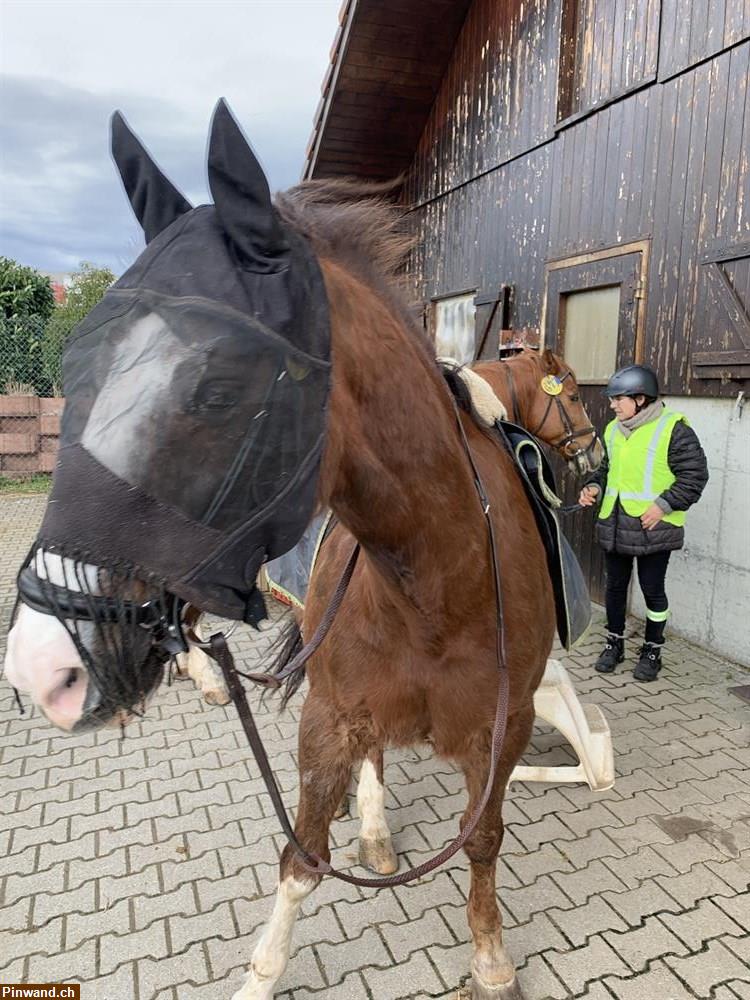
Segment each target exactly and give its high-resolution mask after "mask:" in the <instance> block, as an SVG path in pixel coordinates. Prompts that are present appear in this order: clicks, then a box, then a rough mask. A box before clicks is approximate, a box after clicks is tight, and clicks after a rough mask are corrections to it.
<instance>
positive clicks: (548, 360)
mask: <svg viewBox="0 0 750 1000" xmlns="http://www.w3.org/2000/svg"><path fill="white" fill-rule="evenodd" d="M542 367H543V368H544V370H545V371H546V372H547V373H548V374H550V375H557V374H558V372H561V371H562V368H561V366H560V360H559V358H558V357H557V355H556V354H553V353H552V351H551V350H550V349H549V347H545V348H544V350H543V351H542Z"/></svg>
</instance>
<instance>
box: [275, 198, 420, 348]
mask: <svg viewBox="0 0 750 1000" xmlns="http://www.w3.org/2000/svg"><path fill="white" fill-rule="evenodd" d="M400 186H401V179H400V178H398V179H396V180H395V181H388V182H384V183H368V182H366V181H360V180H356V179H354V178H332V179H326V180H315V181H303V182H302V183H301V184H298V185H297V186H296V187H293V188H290V189H289V190H288V191H283V192H280V193H279V194H277V195H276V198H275V204H276V207H277V209H278V210H279V213H280V214H281V216H282V218H283V219H284V221H285V222H287V223H288V224H289V225H290V226H293V227H294V229H296V230H297V232H298V233H301V234H302V235H303V236H304V237H306V238H307V239H308V240H309V241H310V243H311V244H312V246H313V249H314V250H315V252H316V254H317V255H318V256H319V257H321V258H324V259H327V260H332V261H335V262H336V263H339V264H341V265H342V266H343V267H345V268H346V269H347V270H348V271H351V272H353V273H355V274H357V275H359V277H361V278H363V279H364V280H365V281H367V282H368V284H369V285H370V286H372V287H373V288H376V289H377V290H378V291H379V292H380V294H381V295H382V296H383V297H384V298H385V299H386V300H388V301H389V302H390V303H391V305H392V306H393V307H394V308H395V310H396V311H397V312H398V313H399V315H400V316H401V318H402V319H403V320H404V322H405V323H406V325H407V326H408V327H410V328H411V329H412V330H413V331H414V332H415V333H416V334H417V336H418V337H419V339H420V340H421V341H422V344H423V346H425V347H426V348H427V351H428V353H429V355H430V357H434V356H435V350H434V346H433V344H432V342H431V341H430V340H429V339H428V338H427V337H426V336H425V334H424V331H423V330H422V328H421V324H419V323H417V322H416V319H415V310H414V303H411V304H410V302H409V300H408V296H407V295H406V292H405V288H404V284H403V282H402V280H401V268H402V266H403V264H404V261H405V258H406V255H407V254H408V252H409V250H411V248H412V247H413V246H414V243H415V237H414V236H413V235H412V234H411V233H410V232H409V228H408V225H407V222H406V218H407V212H406V210H405V209H404V208H403V207H401V206H399V205H397V204H395V203H394V201H393V196H394V194H395V193H396V192H397V191H398V189H399V188H400Z"/></svg>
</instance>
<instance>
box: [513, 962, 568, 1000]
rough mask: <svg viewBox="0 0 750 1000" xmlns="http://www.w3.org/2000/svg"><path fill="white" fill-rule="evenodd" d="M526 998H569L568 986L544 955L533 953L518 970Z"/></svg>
mask: <svg viewBox="0 0 750 1000" xmlns="http://www.w3.org/2000/svg"><path fill="white" fill-rule="evenodd" d="M518 982H519V984H520V985H521V987H522V989H523V995H524V1000H568V998H569V997H570V996H571V994H570V991H569V989H568V988H567V986H566V985H565V984H564V983H563V982H562V981H561V980H560V979H559V978H558V976H557V975H556V974H555V972H554V971H553V969H552V968H551V967H550V965H549V963H548V961H547V960H546V958H545V957H544V956H542V955H533V956H532V957H531V958H530V959H529V961H528V962H527V963H526V965H525V967H524V968H523V969H521V970H519V972H518Z"/></svg>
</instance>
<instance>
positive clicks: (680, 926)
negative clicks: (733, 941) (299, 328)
mask: <svg viewBox="0 0 750 1000" xmlns="http://www.w3.org/2000/svg"><path fill="white" fill-rule="evenodd" d="M725 903H729V905H730V907H731V905H732V903H733V900H731V899H729V900H723V899H721V898H717V899H716V901H714V900H711V899H701V900H699V901H698V903H697V905H696V906H695V907H694V908H693V909H691V910H686V911H684V912H682V913H676V914H673V913H662V914H660V920H661V922H662V923H663V924H664V926H665V927H668V928H669V929H670V931H672V933H673V934H675V935H676V936H677V937H678V938H680V940H681V941H684V942H685V944H686V945H687V946H688V947H689V949H690V950H691V951H700V950H701V948H702V947H703V945H704V944H705V942H706V941H709V940H711V939H712V938H718V937H722V936H723V935H729V936H731V937H742V935H743V933H745V931H744V930H743V925H742V924H740V923H738V922H737V921H736V920H733V919H732V918H731V917H730V916H729V915H728V914H727V912H726V910H725V909H723V908H722V904H725ZM747 926H748V925H747V923H746V924H744V928H747Z"/></svg>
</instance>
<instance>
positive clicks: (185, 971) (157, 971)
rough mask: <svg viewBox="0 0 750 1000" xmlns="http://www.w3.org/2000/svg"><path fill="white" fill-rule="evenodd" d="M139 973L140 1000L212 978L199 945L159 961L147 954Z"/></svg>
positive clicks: (217, 993)
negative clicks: (189, 983) (166, 989)
mask: <svg viewBox="0 0 750 1000" xmlns="http://www.w3.org/2000/svg"><path fill="white" fill-rule="evenodd" d="M137 972H138V984H139V994H140V995H139V997H138V1000H149V998H150V997H152V996H153V995H154V994H155V993H157V992H158V991H159V990H161V989H164V988H165V987H166V986H171V985H172V984H173V983H182V982H185V981H186V980H189V981H191V982H193V983H197V984H200V983H206V982H208V981H209V980H210V979H211V978H212V977H211V974H210V972H209V969H208V965H207V964H206V956H205V954H204V949H203V946H202V945H198V944H196V945H193V946H192V947H191V948H188V949H187V951H184V952H182V953H181V954H179V955H165V956H164V957H163V958H159V959H158V960H156V959H154V958H152V957H150V956H149V955H148V953H147V952H146V953H144V954H143V955H142V956H141V957H140V958H139V960H138V962H137ZM214 985H217V984H214ZM238 985H239V984H238ZM214 995H215V996H216V997H217V1000H218V998H219V997H221V996H222V994H221V992H220V991H219V990H217V992H216V993H215V994H214ZM118 1000H119V998H118ZM123 1000H124V998H123Z"/></svg>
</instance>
